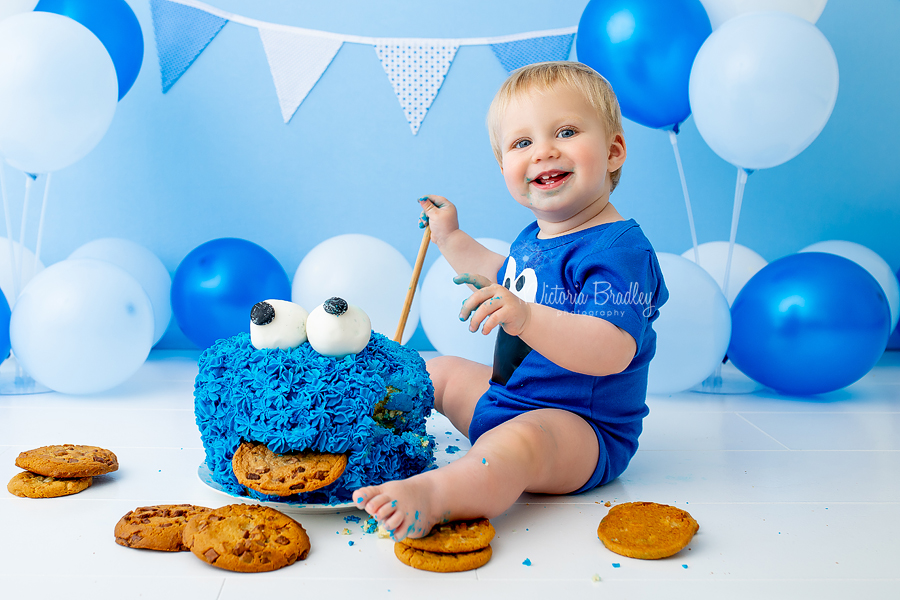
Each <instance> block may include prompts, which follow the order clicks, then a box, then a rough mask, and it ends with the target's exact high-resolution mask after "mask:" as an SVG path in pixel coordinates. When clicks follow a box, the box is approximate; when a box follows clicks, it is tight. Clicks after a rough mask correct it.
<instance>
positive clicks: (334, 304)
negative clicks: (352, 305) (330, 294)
mask: <svg viewBox="0 0 900 600" xmlns="http://www.w3.org/2000/svg"><path fill="white" fill-rule="evenodd" d="M322 308H324V309H325V312H327V313H328V314H329V315H334V316H336V317H339V316H341V315H342V314H344V313H345V312H347V301H346V300H344V299H343V298H338V297H337V296H335V297H334V298H329V299H328V300H326V301H325V304H323V305H322Z"/></svg>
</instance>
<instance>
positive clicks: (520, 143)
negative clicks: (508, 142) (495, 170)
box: [513, 140, 531, 149]
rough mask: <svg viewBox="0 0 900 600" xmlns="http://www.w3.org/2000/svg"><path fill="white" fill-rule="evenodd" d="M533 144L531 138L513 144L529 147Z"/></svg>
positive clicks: (519, 146) (516, 146)
mask: <svg viewBox="0 0 900 600" xmlns="http://www.w3.org/2000/svg"><path fill="white" fill-rule="evenodd" d="M530 145H531V140H519V141H518V142H516V143H515V144H513V148H519V149H521V148H527V147H528V146H530Z"/></svg>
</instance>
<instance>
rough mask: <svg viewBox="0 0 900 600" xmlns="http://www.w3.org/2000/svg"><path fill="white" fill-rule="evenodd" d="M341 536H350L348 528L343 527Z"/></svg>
mask: <svg viewBox="0 0 900 600" xmlns="http://www.w3.org/2000/svg"><path fill="white" fill-rule="evenodd" d="M341 535H350V528H349V527H344V530H343V531H342V532H341Z"/></svg>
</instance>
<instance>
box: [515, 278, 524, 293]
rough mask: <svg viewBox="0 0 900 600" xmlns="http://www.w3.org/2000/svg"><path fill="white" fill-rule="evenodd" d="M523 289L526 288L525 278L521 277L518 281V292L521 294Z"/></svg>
mask: <svg viewBox="0 0 900 600" xmlns="http://www.w3.org/2000/svg"><path fill="white" fill-rule="evenodd" d="M523 287H525V276H524V275H520V276H519V278H518V279H516V291H517V292H521V291H522V288H523Z"/></svg>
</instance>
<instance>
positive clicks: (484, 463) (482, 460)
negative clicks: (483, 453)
mask: <svg viewBox="0 0 900 600" xmlns="http://www.w3.org/2000/svg"><path fill="white" fill-rule="evenodd" d="M481 464H483V465H484V466H488V461H487V459H486V458H482V459H481Z"/></svg>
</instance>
